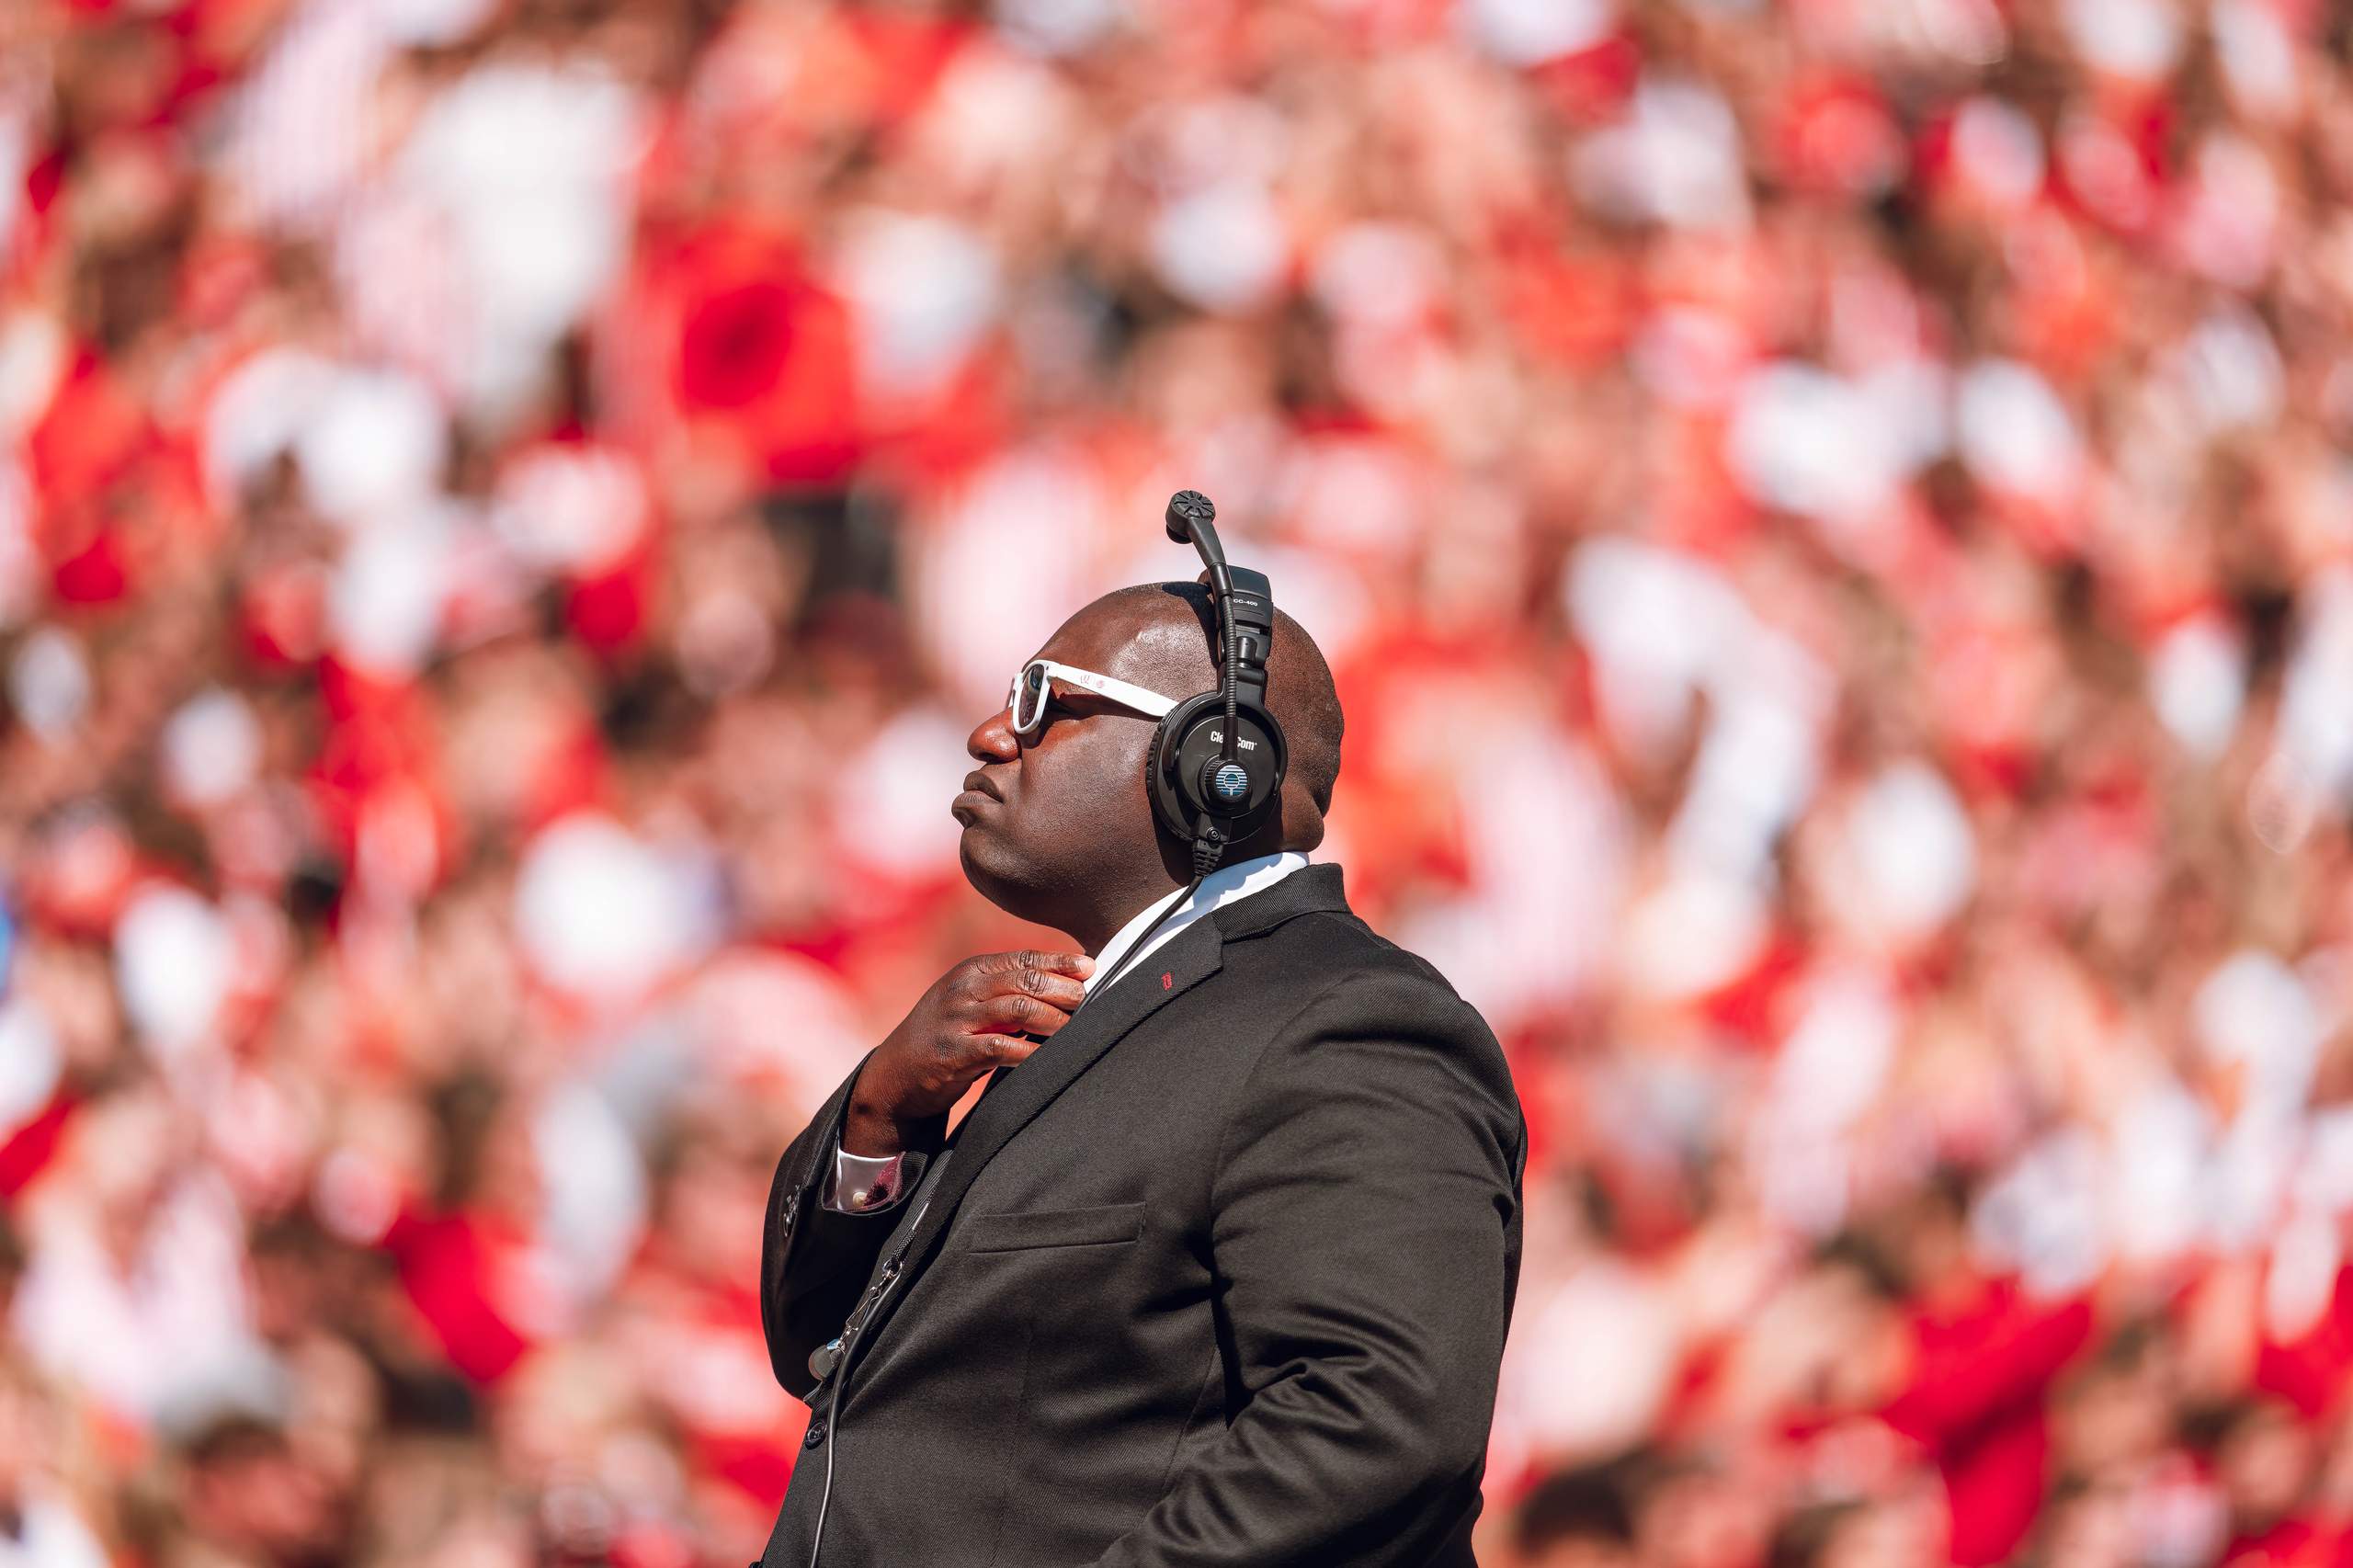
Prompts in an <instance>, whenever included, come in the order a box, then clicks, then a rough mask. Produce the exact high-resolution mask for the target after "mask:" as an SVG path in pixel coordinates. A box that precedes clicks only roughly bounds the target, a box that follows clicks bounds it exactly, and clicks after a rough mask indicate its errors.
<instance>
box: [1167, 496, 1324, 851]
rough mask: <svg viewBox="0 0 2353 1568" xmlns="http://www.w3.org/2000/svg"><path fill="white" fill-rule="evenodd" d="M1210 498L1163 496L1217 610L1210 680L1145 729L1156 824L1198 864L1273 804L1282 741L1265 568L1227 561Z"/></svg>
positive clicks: (1263, 820)
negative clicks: (1207, 687) (1272, 684)
mask: <svg viewBox="0 0 2353 1568" xmlns="http://www.w3.org/2000/svg"><path fill="white" fill-rule="evenodd" d="M1216 518H1217V507H1216V506H1214V505H1212V504H1211V501H1210V498H1209V497H1208V496H1206V495H1203V494H1201V493H1200V492H1199V491H1198V490H1180V491H1178V492H1177V493H1176V494H1174V495H1172V496H1170V497H1169V498H1168V512H1167V517H1166V519H1165V520H1166V523H1167V527H1168V537H1169V538H1170V539H1171V540H1175V541H1176V542H1177V543H1179V544H1189V545H1191V546H1192V547H1193V548H1194V550H1196V551H1199V554H1200V557H1201V563H1202V564H1203V565H1204V566H1206V567H1207V568H1209V574H1208V575H1209V580H1210V597H1211V602H1212V603H1213V604H1214V606H1215V608H1216V610H1217V631H1216V636H1217V641H1218V648H1217V650H1216V652H1217V653H1218V685H1217V688H1216V689H1215V690H1213V691H1205V692H1202V693H1200V694H1199V695H1198V696H1195V697H1190V698H1188V699H1185V700H1184V701H1183V702H1180V703H1178V704H1177V705H1176V709H1175V710H1173V711H1172V712H1170V714H1169V715H1168V717H1167V718H1165V719H1164V720H1162V721H1161V723H1160V730H1159V733H1157V734H1155V735H1154V738H1153V746H1152V763H1151V767H1152V778H1151V787H1152V797H1153V804H1154V808H1155V810H1156V811H1157V813H1158V815H1159V818H1160V821H1161V824H1162V825H1164V826H1165V827H1166V828H1167V829H1168V831H1169V832H1170V833H1172V834H1174V835H1176V836H1177V837H1178V838H1182V839H1186V840H1188V841H1189V842H1190V843H1191V844H1192V845H1193V851H1194V863H1195V865H1196V866H1200V865H1203V864H1206V865H1208V866H1210V867H1211V868H1214V867H1215V865H1216V863H1217V861H1218V860H1219V859H1220V858H1222V857H1223V854H1224V851H1225V848H1226V846H1228V845H1232V844H1238V843H1240V842H1242V841H1243V840H1245V839H1246V838H1248V837H1250V836H1251V835H1253V834H1255V833H1256V832H1257V831H1258V829H1259V828H1261V827H1263V826H1265V825H1266V824H1267V821H1268V820H1269V819H1271V818H1272V817H1273V815H1274V813H1275V811H1276V808H1277V805H1278V803H1279V795H1280V791H1281V789H1282V781H1283V774H1284V772H1285V771H1286V769H1287V768H1288V767H1289V766H1290V751H1289V748H1288V747H1287V746H1286V744H1284V741H1283V733H1282V727H1281V726H1280V725H1279V724H1277V723H1276V722H1275V720H1274V715H1273V714H1272V713H1270V712H1268V711H1267V653H1268V651H1269V650H1270V649H1271V648H1272V647H1273V645H1274V637H1275V603H1274V590H1273V588H1272V587H1271V586H1270V585H1268V584H1267V578H1266V575H1265V574H1263V573H1258V572H1253V571H1250V570H1249V569H1247V568H1246V567H1241V566H1231V565H1228V564H1227V562H1226V559H1225V547H1224V546H1223V545H1222V544H1221V543H1220V542H1219V540H1218V537H1217V528H1216Z"/></svg>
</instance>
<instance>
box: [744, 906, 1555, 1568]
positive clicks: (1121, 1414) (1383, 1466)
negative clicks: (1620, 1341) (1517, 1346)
mask: <svg viewBox="0 0 2353 1568" xmlns="http://www.w3.org/2000/svg"><path fill="white" fill-rule="evenodd" d="M855 1080H856V1074H852V1077H851V1080H850V1082H855ZM849 1087H850V1084H849V1083H845V1084H844V1085H842V1087H841V1088H840V1089H838V1090H836V1091H835V1094H834V1096H833V1098H832V1099H831V1100H830V1101H829V1102H828V1103H827V1104H826V1106H825V1107H824V1109H823V1110H821V1111H820V1112H819V1113H818V1114H817V1116H816V1118H815V1119H813V1121H812V1122H811V1123H810V1124H809V1127H808V1129H807V1130H806V1131H803V1132H802V1133H801V1136H800V1137H799V1138H798V1139H796V1140H794V1142H793V1143H792V1146H791V1147H790V1149H788V1150H787V1151H786V1152H785V1154H784V1158H783V1160H782V1161H781V1162H780V1163H779V1165H778V1168H777V1174H776V1180H775V1185H774V1189H773V1191H772V1192H771V1194H770V1196H769V1203H768V1216H767V1236H766V1240H765V1244H764V1247H763V1260H762V1265H761V1270H762V1272H761V1292H760V1305H761V1319H762V1326H763V1328H764V1329H765V1331H766V1333H767V1344H768V1354H769V1357H770V1360H771V1362H772V1364H773V1366H774V1368H775V1370H776V1375H777V1378H778V1380H779V1381H780V1382H781V1383H783V1385H784V1386H785V1387H786V1388H787V1389H788V1390H790V1391H791V1392H793V1393H794V1394H796V1395H799V1396H800V1397H801V1398H803V1399H804V1400H808V1401H810V1402H811V1404H812V1408H813V1412H814V1414H813V1416H812V1419H811V1426H810V1435H809V1438H808V1440H807V1442H806V1443H805V1444H804V1446H803V1449H802V1450H801V1462H800V1464H799V1466H798V1468H797V1469H796V1471H795V1472H794V1475H793V1478H792V1487H791V1491H790V1494H788V1495H787V1496H786V1498H785V1502H784V1507H783V1509H782V1511H781V1514H780V1517H779V1519H778V1521H777V1528H776V1531H775V1534H774V1536H773V1537H772V1538H771V1539H770V1541H769V1543H768V1549H767V1554H766V1556H765V1558H764V1562H765V1563H766V1564H767V1568H801V1565H803V1564H806V1563H807V1562H809V1561H810V1549H811V1545H812V1542H813V1539H814V1535H815V1530H816V1525H817V1517H818V1511H819V1506H820V1499H821V1495H822V1494H824V1487H825V1475H826V1469H827V1465H828V1463H830V1464H831V1466H832V1470H833V1477H832V1489H831V1496H830V1501H828V1502H826V1503H825V1504H824V1508H825V1520H824V1554H823V1557H822V1562H823V1563H824V1564H825V1565H826V1568H964V1565H968V1564H969V1565H979V1564H988V1563H997V1564H1007V1565H1017V1568H1065V1565H1067V1568H1079V1565H1081V1564H1099V1565H1101V1568H1113V1565H1117V1568H1177V1565H1179V1564H1183V1565H1188V1568H1210V1565H1211V1564H1217V1565H1232V1568H1245V1565H1246V1568H1280V1565H1283V1564H1294V1563H1296V1564H1313V1565H1315V1568H1340V1565H1347V1564H1359V1565H1363V1568H1391V1565H1394V1568H1469V1565H1471V1564H1472V1561H1473V1560H1472V1554H1471V1547H1470V1535H1471V1526H1472V1520H1474V1519H1475V1518H1476V1517H1478V1512H1479V1504H1480V1498H1479V1481H1480V1475H1481V1471H1482V1470H1483V1467H1484V1462H1485V1452H1486V1444H1487V1430H1488V1426H1489V1423H1490V1420H1491V1419H1492V1416H1493V1413H1494V1406H1495V1377H1496V1369H1497V1364H1498V1362H1499V1360H1500V1358H1501V1357H1502V1354H1503V1347H1504V1332H1505V1327H1506V1323H1507V1321H1508V1319H1509V1316H1510V1312H1511V1302H1512V1294H1513V1290H1514V1289H1515V1286H1516V1284H1517V1281H1518V1268H1519V1238H1520V1201H1519V1184H1520V1173H1521V1170H1522V1168H1523V1166H1524V1165H1525V1163H1526V1158H1527V1134H1526V1127H1525V1123H1524V1122H1523V1120H1522V1119H1521V1116H1520V1111H1519V1104H1518V1099H1517V1097H1516V1096H1515V1095H1514V1093H1513V1090H1512V1084H1511V1077H1510V1074H1509V1072H1508V1071H1507V1069H1506V1066H1505V1064H1504V1057H1503V1052H1502V1051H1500V1050H1499V1049H1498V1048H1497V1046H1496V1044H1495V1037H1494V1035H1493V1034H1491V1033H1490V1032H1489V1031H1488V1029H1487V1028H1486V1026H1485V1024H1484V1023H1483V1022H1482V1021H1481V1019H1480V1017H1479V1016H1478V1014H1477V1013H1475V1012H1474V1011H1472V1008H1471V1007H1470V1006H1469V1005H1468V1004H1466V1003H1465V1002H1463V1001H1462V1000H1461V998H1460V997H1459V996H1457V995H1456V994H1454V992H1453V990H1452V989H1451V988H1450V987H1449V985H1448V984H1447V983H1446V982H1445V981H1444V980H1443V979H1442V978H1440V977H1439V975H1438V971H1436V970H1434V969H1432V968H1431V967H1430V966H1429V965H1428V964H1427V963H1425V962H1424V961H1422V960H1420V959H1417V958H1415V957H1414V956H1413V955H1412V954H1410V953H1407V952H1404V951H1403V950H1402V949H1398V948H1396V947H1394V946H1393V945H1392V944H1391V943H1389V942H1387V941H1385V940H1383V939H1382V938H1381V937H1379V936H1377V935H1375V934H1374V933H1373V931H1372V930H1371V929H1370V927H1369V926H1366V925H1365V924H1364V923H1363V922H1362V921H1361V920H1358V918H1357V917H1356V916H1355V915H1352V914H1350V913H1349V911H1348V907H1347V900H1346V899H1345V898H1344V897H1343V896H1342V892H1341V879H1340V871H1339V869H1338V868H1337V867H1336V866H1311V867H1308V868H1307V869H1303V870H1301V871H1297V872H1294V873H1293V874H1292V875H1290V877H1288V878H1286V879H1284V880H1283V881H1280V882H1279V883H1277V884H1276V885H1275V886H1274V887H1272V888H1269V889H1267V891H1265V892H1259V893H1255V894H1252V895H1251V896H1249V897H1247V898H1244V899H1240V900H1237V901H1235V902H1233V903H1229V904H1227V905H1225V906H1223V907H1222V908H1220V909H1218V910H1217V911H1215V912H1214V913H1212V914H1211V915H1210V916H1209V917H1207V918H1205V919H1202V920H1199V921H1196V922H1194V923H1193V924H1192V925H1190V926H1187V927H1186V928H1185V929H1184V930H1183V931H1181V932H1180V933H1178V934H1177V935H1176V937H1172V938H1171V939H1170V940H1169V941H1168V942H1167V943H1165V945H1163V946H1162V947H1161V948H1160V949H1157V950H1156V951H1154V953H1152V954H1151V955H1150V956H1149V957H1147V958H1144V959H1142V960H1138V962H1137V964H1136V965H1135V967H1134V968H1132V969H1131V970H1130V971H1128V972H1127V973H1126V974H1125V975H1123V976H1122V977H1120V979H1119V980H1118V982H1117V983H1115V984H1113V985H1112V986H1111V987H1110V988H1109V989H1108V990H1106V991H1104V992H1102V993H1101V994H1097V995H1095V996H1092V997H1090V998H1089V999H1088V1000H1087V1002H1086V1005H1085V1006H1082V1007H1081V1008H1080V1009H1079V1011H1078V1012H1077V1014H1076V1015H1075V1016H1074V1017H1073V1018H1072V1020H1071V1021H1070V1022H1069V1023H1068V1024H1066V1025H1065V1026H1063V1028H1062V1030H1061V1031H1060V1032H1059V1033H1057V1034H1056V1035H1055V1036H1054V1037H1053V1038H1052V1039H1051V1040H1049V1041H1048V1042H1047V1043H1046V1044H1045V1045H1043V1046H1041V1047H1040V1048H1039V1050H1038V1051H1036V1052H1035V1053H1033V1054H1032V1055H1031V1056H1030V1057H1029V1060H1028V1061H1027V1062H1023V1063H1022V1064H1021V1065H1020V1066H1019V1067H1018V1068H1016V1069H1014V1070H1012V1071H1010V1072H1009V1073H1007V1074H1005V1075H1004V1077H1003V1080H1002V1082H999V1083H997V1084H995V1085H993V1086H992V1087H991V1089H990V1090H989V1091H988V1092H987V1093H986V1094H985V1095H984V1096H983V1097H982V1099H981V1100H980V1102H979V1104H978V1105H977V1106H976V1107H974V1108H973V1109H972V1112H971V1113H970V1114H969V1115H968V1116H967V1117H966V1119H964V1121H963V1122H962V1123H961V1124H960V1126H959V1127H958V1129H957V1132H956V1137H955V1139H954V1141H953V1146H952V1150H951V1152H950V1153H949V1157H948V1163H947V1165H946V1168H945V1170H944V1171H943V1172H942V1173H941V1175H940V1176H939V1178H938V1181H937V1182H936V1184H935V1190H933V1191H932V1192H931V1193H930V1194H929V1195H928V1198H927V1201H923V1205H922V1206H923V1213H922V1217H921V1219H920V1221H913V1218H912V1217H913V1214H914V1211H915V1209H916V1207H917V1202H918V1200H916V1199H911V1200H909V1201H908V1202H906V1203H903V1204H901V1205H900V1206H899V1207H898V1208H896V1209H894V1210H889V1211H886V1212H885V1213H882V1214H880V1215H847V1214H839V1213H835V1212H833V1211H832V1210H827V1209H824V1207H822V1206H821V1203H820V1201H819V1194H820V1192H821V1190H822V1184H823V1182H824V1178H825V1176H826V1175H827V1174H828V1172H829V1171H830V1169H831V1165H832V1153H833V1150H834V1148H835V1141H836V1140H837V1138H838V1137H839V1135H840V1131H841V1126H842V1120H843V1112H844V1108H845V1106H846V1104H847V1099H848V1097H849ZM886 1239H887V1240H891V1242H892V1245H891V1248H890V1250H891V1251H892V1253H894V1254H895V1253H901V1252H902V1249H904V1252H903V1256H900V1258H899V1267H897V1268H895V1269H892V1268H888V1267H878V1262H877V1260H878V1258H881V1257H882V1256H884V1251H885V1245H884V1244H885V1242H886ZM885 1276H887V1277H888V1281H887V1288H884V1282H885ZM862 1301H866V1302H869V1304H868V1305H867V1306H866V1308H865V1311H864V1312H863V1313H862V1314H861V1324H860V1327H859V1328H858V1332H857V1333H856V1334H854V1335H851V1336H850V1339H849V1342H848V1345H847V1351H846V1353H845V1355H844V1357H843V1359H842V1361H841V1363H840V1365H839V1366H838V1368H837V1369H835V1374H834V1375H833V1377H832V1378H831V1379H830V1380H828V1381H826V1382H824V1383H823V1384H818V1383H817V1382H816V1380H815V1379H814V1378H813V1376H812V1375H811V1372H810V1369H809V1367H808V1365H807V1358H808V1357H809V1354H810V1352H811V1351H812V1350H813V1349H815V1348H816V1347H818V1346H822V1345H824V1343H825V1342H826V1341H827V1340H829V1339H832V1338H833V1337H835V1335H838V1334H840V1333H841V1332H842V1330H843V1327H844V1324H845V1322H846V1320H847V1319H848V1318H849V1317H850V1316H851V1315H852V1313H853V1312H855V1311H857V1310H858V1307H859V1305H860V1303H861V1302H862ZM829 1450H830V1451H829Z"/></svg>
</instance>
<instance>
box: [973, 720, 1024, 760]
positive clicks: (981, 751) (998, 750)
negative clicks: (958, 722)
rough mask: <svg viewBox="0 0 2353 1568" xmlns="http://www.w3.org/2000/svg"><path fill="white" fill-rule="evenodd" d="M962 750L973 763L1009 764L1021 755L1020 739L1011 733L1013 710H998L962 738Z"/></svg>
mask: <svg viewBox="0 0 2353 1568" xmlns="http://www.w3.org/2000/svg"><path fill="white" fill-rule="evenodd" d="M964 750H965V752H966V753H967V754H969V755H970V756H972V760H973V761H975V762H1011V761H1012V760H1013V759H1014V758H1016V757H1017V756H1020V755H1021V737H1020V736H1018V735H1017V734H1015V733H1013V710H1012V709H1010V708H1000V709H998V710H996V711H995V712H994V713H992V714H990V715H989V716H988V717H987V718H985V719H983V720H982V721H981V722H979V723H977V724H975V725H973V726H972V733H971V734H969V735H966V736H965V737H964Z"/></svg>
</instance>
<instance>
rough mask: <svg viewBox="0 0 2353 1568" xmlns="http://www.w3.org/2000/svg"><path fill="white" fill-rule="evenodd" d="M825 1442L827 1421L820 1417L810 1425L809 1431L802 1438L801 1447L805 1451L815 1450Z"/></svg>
mask: <svg viewBox="0 0 2353 1568" xmlns="http://www.w3.org/2000/svg"><path fill="white" fill-rule="evenodd" d="M824 1440H825V1421H824V1417H823V1416H819V1417H818V1418H817V1419H815V1420H813V1421H812V1422H810V1423H809V1430H808V1432H807V1433H806V1434H805V1435H803V1437H801V1447H802V1448H804V1449H813V1448H815V1447H817V1446H818V1445H819V1444H820V1443H823V1442H824Z"/></svg>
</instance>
